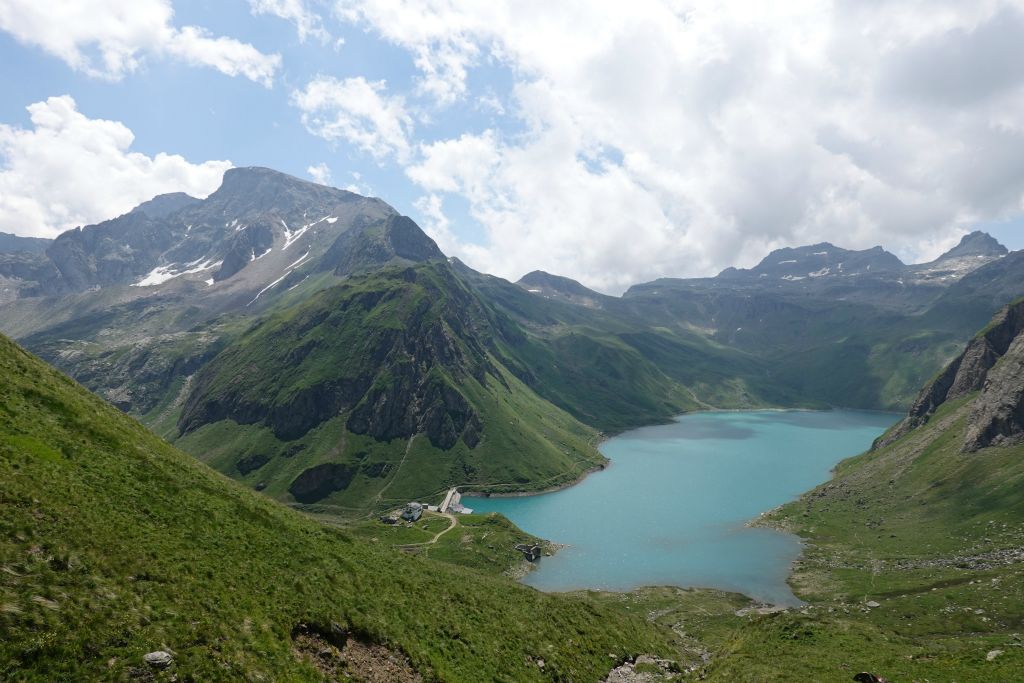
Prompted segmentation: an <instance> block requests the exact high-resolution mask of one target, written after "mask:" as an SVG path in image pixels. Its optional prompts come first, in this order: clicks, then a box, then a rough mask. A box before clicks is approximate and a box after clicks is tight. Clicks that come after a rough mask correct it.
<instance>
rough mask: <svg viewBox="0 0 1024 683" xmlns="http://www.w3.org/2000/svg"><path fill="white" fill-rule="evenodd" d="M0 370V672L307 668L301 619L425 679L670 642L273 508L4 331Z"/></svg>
mask: <svg viewBox="0 0 1024 683" xmlns="http://www.w3.org/2000/svg"><path fill="white" fill-rule="evenodd" d="M0 376H2V377H3V378H4V381H3V383H2V384H0V633H2V634H3V638H2V639H0V679H3V680H14V681H20V680H32V681H63V680H74V681H80V680H125V679H130V678H131V677H133V676H142V677H143V678H146V677H148V676H149V675H150V674H151V673H154V672H150V671H148V670H147V669H146V668H145V665H143V663H142V659H141V658H142V655H143V654H144V653H146V652H150V651H153V650H157V649H164V650H169V651H173V653H174V660H175V661H174V664H173V665H172V667H171V668H170V669H167V670H164V671H159V672H155V679H156V680H172V677H176V680H179V681H182V680H203V681H209V680H232V681H234V680H264V681H271V680H281V681H283V680H288V681H303V680H310V681H314V680H322V679H323V676H322V674H321V673H319V672H318V671H317V670H316V669H315V668H314V667H313V666H312V665H311V664H310V663H309V661H308V660H305V659H302V658H301V657H299V656H298V655H297V654H296V653H295V652H294V651H293V648H294V647H295V645H296V642H300V643H301V642H302V641H301V639H300V641H295V640H293V638H292V634H293V630H294V629H295V628H296V626H297V625H299V624H300V623H304V624H313V625H320V626H323V627H325V628H326V627H328V626H329V625H330V624H331V623H332V622H334V623H337V624H338V625H340V626H342V627H343V628H345V629H348V630H349V631H350V632H351V633H352V634H353V636H352V637H353V638H355V637H356V636H358V638H360V639H362V640H364V641H368V642H374V643H380V644H384V645H386V646H387V647H388V648H390V652H392V653H394V652H401V653H404V654H405V655H407V656H408V658H409V660H410V662H411V665H412V666H413V667H414V668H415V669H416V670H417V671H419V672H420V673H421V674H422V675H423V676H424V678H425V679H426V680H445V681H480V680H507V681H513V680H576V681H593V680H600V679H601V678H603V676H604V675H605V673H606V672H607V671H608V669H609V668H610V667H611V666H613V665H614V664H615V662H616V660H617V659H619V658H624V657H625V656H626V655H628V654H636V653H640V652H652V653H661V654H665V655H671V654H672V649H671V646H670V643H669V637H668V635H666V632H664V631H662V630H660V629H658V628H656V627H654V626H652V625H650V624H648V623H646V622H645V620H644V619H642V618H639V617H636V618H634V617H631V616H628V615H623V614H622V613H621V612H620V611H619V610H615V609H613V608H610V607H603V606H601V605H599V604H597V603H595V602H594V601H591V600H586V599H570V598H566V597H562V596H551V595H545V594H542V593H539V592H537V591H534V590H532V589H529V588H525V587H522V586H519V585H517V584H515V583H513V582H511V581H509V580H506V579H501V578H497V577H494V578H490V577H487V576H484V575H481V574H478V573H475V572H473V571H470V570H464V569H459V568H457V567H451V566H449V565H445V564H442V563H438V562H433V561H430V560H429V559H426V558H421V557H409V556H405V555H402V554H400V553H398V552H395V551H391V550H387V549H383V548H375V547H371V546H370V545H368V544H366V543H364V542H360V541H357V540H355V539H353V538H352V537H351V536H349V535H347V534H345V533H343V532H341V531H339V530H337V529H334V528H329V527H325V526H323V525H321V524H319V523H317V522H315V521H313V520H311V519H309V518H307V517H304V516H302V515H300V514H298V513H295V512H292V511H290V510H287V509H285V508H282V507H280V506H279V505H277V504H276V503H274V502H273V501H270V500H269V499H267V498H265V497H262V496H259V495H256V494H254V493H252V492H250V491H247V490H245V489H244V488H243V487H241V486H239V485H237V484H235V483H233V482H231V481H229V480H228V479H226V478H224V477H222V476H221V475H219V474H217V473H215V472H213V471H212V470H210V469H209V468H207V467H206V466H205V465H202V464H200V463H198V462H196V461H195V460H194V459H193V458H192V457H190V456H188V455H185V454H184V453H181V452H179V451H177V450H175V449H173V448H172V447H170V446H169V445H167V444H166V443H164V442H162V441H160V440H159V439H157V438H156V437H154V436H153V435H152V434H151V433H149V432H148V431H147V430H146V429H145V428H143V427H142V426H141V425H139V424H138V423H136V422H135V421H133V420H131V419H130V418H128V417H126V416H124V415H122V414H121V413H119V412H118V411H117V410H115V409H114V408H112V407H111V406H109V405H107V404H105V403H103V402H102V401H101V400H100V399H98V398H96V397H95V396H93V395H91V394H89V393H88V392H87V391H86V390H85V389H83V388H81V387H79V386H78V385H76V384H74V383H73V382H72V381H71V380H69V379H67V378H66V377H64V376H63V375H61V374H59V373H58V372H56V371H55V370H53V369H51V368H49V367H47V366H45V365H44V364H43V363H42V362H40V361H39V360H38V359H36V358H34V357H32V356H30V355H28V354H27V353H25V352H24V351H22V350H20V349H19V348H17V347H16V346H15V345H14V344H12V343H11V342H9V341H8V340H7V339H6V338H3V337H0ZM609 654H611V655H614V656H613V657H609ZM540 660H543V662H544V666H543V667H541V666H539V665H538V662H539V661H540ZM353 673H356V674H359V673H361V672H360V671H358V670H355V671H353ZM362 673H365V672H362Z"/></svg>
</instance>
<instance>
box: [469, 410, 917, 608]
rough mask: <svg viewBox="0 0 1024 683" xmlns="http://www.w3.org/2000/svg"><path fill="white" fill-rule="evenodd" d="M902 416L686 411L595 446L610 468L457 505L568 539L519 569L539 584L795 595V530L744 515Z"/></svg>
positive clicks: (793, 489)
mask: <svg viewBox="0 0 1024 683" xmlns="http://www.w3.org/2000/svg"><path fill="white" fill-rule="evenodd" d="M898 417H899V416H898V415H895V414H892V413H878V412H864V411H852V410H834V411H821V412H819V411H798V410H785V411H780V410H759V411H721V412H709V413H694V414H690V415H683V416H681V417H679V418H677V419H676V420H675V421H674V422H672V423H671V424H666V425H658V426H653V427H644V428H642V429H636V430H633V431H630V432H626V433H624V434H621V435H619V436H617V437H614V438H612V439H609V440H608V441H606V442H605V443H604V444H603V445H602V446H601V451H602V452H603V453H604V454H605V455H606V456H607V457H608V458H609V459H610V460H611V464H610V465H609V467H608V468H606V469H605V470H604V471H602V472H598V473H595V474H592V475H590V476H589V477H587V478H586V479H584V480H583V481H582V482H580V483H579V484H577V485H576V486H573V487H570V488H567V489H564V490H561V491H555V492H552V493H545V494H542V495H537V496H527V497H517V498H478V497H473V498H470V497H465V498H463V503H464V504H465V505H466V506H467V507H470V508H473V509H474V510H476V511H478V512H490V511H496V512H500V513H502V514H504V515H505V516H507V517H508V518H509V519H511V520H512V521H513V522H515V523H516V524H517V525H519V526H520V527H521V528H522V529H524V530H526V531H528V532H530V533H532V534H535V535H537V536H540V537H543V538H546V539H549V540H551V541H554V542H556V543H562V544H566V545H567V546H568V547H566V548H564V549H562V550H561V551H559V552H558V553H557V554H556V555H555V556H554V557H545V558H544V559H542V560H541V562H540V564H539V566H538V568H537V570H536V571H534V572H532V573H530V574H529V575H527V577H526V578H525V579H524V582H525V583H527V584H529V585H531V586H534V587H536V588H539V589H541V590H546V591H565V590H575V589H582V588H595V589H604V590H617V591H623V590H632V589H634V588H637V587H639V586H651V585H675V586H701V587H708V588H719V589H723V590H730V591H738V592H741V593H744V594H746V595H749V596H751V597H753V598H756V599H758V600H763V601H765V602H769V603H773V604H784V605H792V604H798V603H799V600H798V599H797V598H796V597H795V596H794V595H793V593H792V591H791V590H790V589H789V586H788V585H787V584H786V577H787V576H788V574H789V570H790V566H791V565H792V562H793V560H795V559H796V557H797V556H798V555H799V554H800V541H799V539H798V538H797V537H796V536H793V535H791V534H785V533H781V532H778V531H774V530H771V529H761V528H749V527H747V526H745V524H746V522H748V521H749V520H751V519H753V518H755V517H757V516H758V515H759V514H760V513H762V512H764V511H767V510H770V509H772V508H774V507H776V506H778V505H781V504H783V503H785V502H787V501H790V500H793V499H794V498H796V497H797V496H799V495H800V494H801V493H803V492H804V491H806V490H808V489H810V488H813V487H814V486H816V485H818V484H820V483H822V482H824V481H826V480H827V479H828V478H829V476H830V475H829V473H830V470H831V469H832V467H833V466H835V464H836V463H838V462H839V461H840V460H842V459H844V458H847V457H849V456H852V455H856V454H858V453H860V452H862V451H864V450H866V449H867V448H869V447H870V446H871V442H872V440H873V439H874V438H875V437H877V436H878V435H879V434H881V433H882V432H883V431H884V430H885V429H886V428H888V427H889V426H890V425H892V424H893V423H894V422H895V421H896V420H897V419H898Z"/></svg>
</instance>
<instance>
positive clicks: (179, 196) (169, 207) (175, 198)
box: [131, 192, 203, 219]
mask: <svg viewBox="0 0 1024 683" xmlns="http://www.w3.org/2000/svg"><path fill="white" fill-rule="evenodd" d="M202 201H203V200H202V199H197V198H195V197H192V196H190V195H187V194H185V193H184V192H170V193H168V194H158V195H157V196H155V197H153V198H152V199H150V200H149V201H148V202H142V203H141V204H139V205H138V206H136V207H135V208H134V209H132V210H131V212H132V213H142V214H145V215H146V216H148V217H149V218H153V219H158V218H166V217H167V216H169V215H171V214H172V213H175V212H177V211H181V210H182V209H184V208H185V207H188V206H194V205H195V204H200V203H202Z"/></svg>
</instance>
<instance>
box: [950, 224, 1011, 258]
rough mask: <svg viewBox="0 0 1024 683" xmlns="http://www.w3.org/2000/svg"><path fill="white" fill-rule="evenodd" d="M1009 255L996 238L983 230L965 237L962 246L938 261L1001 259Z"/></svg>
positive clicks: (961, 240)
mask: <svg viewBox="0 0 1024 683" xmlns="http://www.w3.org/2000/svg"><path fill="white" fill-rule="evenodd" d="M1007 253H1009V250H1008V249H1007V248H1006V247H1004V246H1003V245H1002V244H1000V243H999V240H997V239H996V238H995V237H992V235H990V234H988V233H987V232H982V231H981V230H975V231H974V232H972V233H970V234H968V235H964V236H963V237H962V238H961V239H960V244H958V245H956V246H955V247H953V248H952V249H950V250H949V251H947V252H946V253H945V254H943V255H942V256H940V257H939V258H938V259H936V260H937V261H945V260H947V259H955V258H963V257H964V256H988V257H999V256H1004V255H1006V254H1007Z"/></svg>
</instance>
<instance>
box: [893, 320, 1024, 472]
mask: <svg viewBox="0 0 1024 683" xmlns="http://www.w3.org/2000/svg"><path fill="white" fill-rule="evenodd" d="M975 391H980V393H979V394H978V396H977V398H975V399H974V402H973V404H972V409H971V416H970V419H969V421H968V422H969V426H968V431H967V436H966V438H965V441H964V447H963V450H964V451H967V452H973V451H976V450H979V449H981V448H985V447H986V446H992V445H1008V444H1012V443H1019V442H1020V441H1022V440H1024V300H1019V301H1016V302H1015V303H1012V304H1010V305H1009V306H1007V307H1005V308H1004V309H1003V310H1001V311H1000V312H999V313H998V314H996V317H995V318H994V319H993V320H992V322H991V323H990V324H989V325H988V327H986V328H985V329H984V330H983V331H982V332H981V333H979V334H978V335H977V336H975V338H974V339H972V340H971V341H970V342H969V343H968V344H967V348H966V349H964V351H963V353H961V354H960V355H959V356H958V357H957V358H956V359H954V360H953V362H951V363H950V364H949V365H948V366H946V369H945V370H943V371H942V372H941V373H939V376H938V377H936V378H935V379H934V380H932V381H931V382H930V383H929V384H928V385H927V386H925V388H924V389H923V390H922V391H921V393H920V394H919V395H918V397H917V400H916V401H914V405H913V406H912V407H911V409H910V412H909V414H908V415H907V417H906V418H904V420H903V421H902V422H901V423H900V424H899V425H898V426H897V427H896V428H895V429H894V430H892V432H890V433H889V434H887V435H885V436H884V437H882V438H880V439H879V440H878V441H877V442H876V443H875V447H876V448H878V447H881V446H885V445H886V444H889V443H892V442H893V441H895V440H896V439H898V438H900V437H901V436H903V435H905V434H907V433H908V432H910V431H911V430H913V429H914V428H915V427H918V426H920V425H922V424H924V423H926V422H927V421H928V420H929V419H930V418H931V416H932V415H933V414H934V413H935V411H936V410H938V408H939V407H940V406H941V405H942V404H944V403H946V402H947V401H952V400H955V399H958V398H962V397H964V396H967V395H969V394H971V393H972V392H975Z"/></svg>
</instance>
